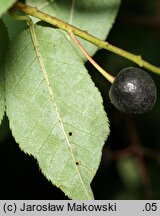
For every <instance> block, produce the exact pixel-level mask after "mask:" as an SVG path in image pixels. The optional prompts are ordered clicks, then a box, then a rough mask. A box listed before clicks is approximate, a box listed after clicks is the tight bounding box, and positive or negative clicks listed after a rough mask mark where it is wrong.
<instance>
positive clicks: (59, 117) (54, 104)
mask: <svg viewBox="0 0 160 216" xmlns="http://www.w3.org/2000/svg"><path fill="white" fill-rule="evenodd" d="M73 1H74V0H73ZM29 29H30V33H31V39H32V42H33V45H34V48H35V52H36V56H37V59H38V61H39V64H40V68H41V71H42V75H43V77H44V80H45V81H46V85H47V88H48V93H49V96H50V99H51V101H52V105H53V110H56V115H57V118H58V120H59V124H60V127H61V129H62V131H63V134H64V136H65V139H66V142H67V144H68V147H69V149H70V154H71V156H72V159H73V162H74V166H75V169H76V170H77V173H78V175H79V179H80V181H81V184H82V186H83V188H84V191H85V193H86V195H87V197H88V199H91V197H90V195H89V193H88V192H87V189H86V187H85V184H84V182H83V179H82V177H81V174H80V171H79V169H78V167H77V166H76V159H75V156H74V153H73V150H72V146H71V144H70V142H69V139H68V137H67V134H66V132H65V129H64V126H63V122H62V119H61V116H60V114H59V112H58V107H57V104H56V102H55V100H54V94H53V91H52V88H51V85H50V82H49V78H48V75H47V71H46V68H45V64H44V61H43V58H42V55H41V52H40V47H39V43H38V40H37V37H36V32H35V29H34V25H30V26H29Z"/></svg>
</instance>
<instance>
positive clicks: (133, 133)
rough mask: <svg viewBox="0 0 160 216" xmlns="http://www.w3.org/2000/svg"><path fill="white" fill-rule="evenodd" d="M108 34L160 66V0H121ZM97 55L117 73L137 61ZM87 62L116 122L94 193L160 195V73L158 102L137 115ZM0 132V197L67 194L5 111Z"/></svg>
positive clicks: (104, 53)
mask: <svg viewBox="0 0 160 216" xmlns="http://www.w3.org/2000/svg"><path fill="white" fill-rule="evenodd" d="M5 19H8V18H5ZM11 22H12V21H11ZM22 28H23V24H22ZM107 40H108V41H109V42H110V43H111V44H114V45H116V46H119V47H121V48H123V49H125V50H128V51H130V52H132V53H135V54H140V55H141V56H142V57H143V58H144V59H145V60H147V61H149V62H151V63H153V64H155V65H157V66H159V65H160V0H152V1H148V0H141V1H139V0H130V1H128V0H122V4H121V7H120V10H119V14H118V16H117V19H116V22H115V25H114V26H113V28H112V30H111V32H110V35H109V37H108V39H107ZM94 59H95V60H96V61H97V62H98V63H99V64H100V65H102V66H103V67H104V68H105V69H106V70H107V71H110V72H111V73H112V74H115V75H116V74H117V73H118V72H119V71H120V70H121V69H122V68H124V67H127V66H136V65H135V64H133V63H132V62H130V61H128V60H125V59H123V58H121V57H119V56H116V55H115V54H112V53H110V52H107V51H103V50H101V51H98V52H97V53H96V55H95V56H94ZM86 66H87V68H88V70H89V72H90V74H91V76H92V79H93V80H94V82H95V83H96V86H97V87H98V88H99V89H100V91H101V93H102V97H103V100H104V106H105V110H106V112H107V114H108V117H109V120H110V125H111V133H110V136H109V138H108V140H107V142H106V144H105V146H104V149H103V156H102V161H101V164H100V167H99V169H98V172H97V174H96V176H95V178H94V179H93V182H92V184H91V186H92V189H93V192H94V195H95V199H160V99H159V94H160V88H159V86H160V76H158V75H155V74H153V73H151V72H149V73H150V75H151V76H152V78H153V79H154V81H155V82H156V85H157V90H158V98H157V103H156V106H155V107H154V109H153V110H152V111H151V112H150V113H148V114H144V115H137V116H135V115H128V114H123V113H121V112H119V111H118V110H116V109H115V108H114V107H113V106H112V104H111V103H110V100H109V97H108V91H109V87H110V84H109V83H108V82H107V81H105V80H104V79H103V78H102V77H101V75H99V73H98V72H97V71H96V70H95V69H94V68H93V67H92V66H91V65H90V64H89V63H86ZM0 134H1V136H0V173H1V175H0V199H53V200H54V199H68V198H67V197H65V195H64V194H63V192H61V191H60V190H59V189H58V188H56V187H54V186H53V185H52V184H51V183H50V182H48V180H47V179H46V178H45V177H44V176H43V175H42V174H41V172H40V170H39V168H38V165H37V162H36V160H35V159H34V158H33V157H31V156H28V155H26V154H24V153H23V152H22V151H21V150H20V149H19V147H18V145H17V144H16V143H15V140H14V138H13V137H12V135H11V132H10V130H9V127H8V120H7V118H6V117H5V118H4V120H3V124H2V126H1V127H0Z"/></svg>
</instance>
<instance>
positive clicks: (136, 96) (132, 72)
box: [109, 67, 157, 114]
mask: <svg viewBox="0 0 160 216" xmlns="http://www.w3.org/2000/svg"><path fill="white" fill-rule="evenodd" d="M109 97H110V100H111V103H112V104H113V105H114V106H115V107H116V108H117V109H118V110H120V111H122V112H126V113H135V114H140V113H146V112H149V111H150V110H152V108H153V106H154V105H155V102H156V98H157V89H156V85H155V83H154V81H153V79H152V78H151V76H150V75H149V74H148V73H146V72H145V71H143V70H141V69H139V68H134V67H128V68H124V69H123V70H121V71H120V72H119V73H118V74H117V76H116V78H115V80H114V82H113V84H112V85H111V88H110V91H109Z"/></svg>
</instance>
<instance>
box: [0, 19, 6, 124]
mask: <svg viewBox="0 0 160 216" xmlns="http://www.w3.org/2000/svg"><path fill="white" fill-rule="evenodd" d="M7 48H8V33H7V29H6V27H5V25H4V23H3V21H2V20H1V19H0V124H1V121H2V118H3V115H4V110H5V104H4V63H5V57H6V56H5V54H6V50H7Z"/></svg>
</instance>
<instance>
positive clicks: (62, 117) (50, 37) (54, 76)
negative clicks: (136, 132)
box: [5, 26, 109, 199]
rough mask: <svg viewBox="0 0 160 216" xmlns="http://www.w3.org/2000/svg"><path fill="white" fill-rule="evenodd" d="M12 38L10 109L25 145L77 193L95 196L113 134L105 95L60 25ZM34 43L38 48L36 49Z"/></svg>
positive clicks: (62, 183) (8, 83) (50, 175)
mask: <svg viewBox="0 0 160 216" xmlns="http://www.w3.org/2000/svg"><path fill="white" fill-rule="evenodd" d="M35 28H36V29H35V31H32V37H31V35H30V33H29V31H28V30H26V31H24V32H22V33H21V34H20V35H19V36H17V37H16V38H15V39H14V41H13V42H12V44H11V48H10V51H9V53H8V61H7V65H6V77H5V79H6V109H7V115H8V117H9V121H10V127H11V129H12V132H13V135H14V137H15V139H16V141H17V142H18V143H19V145H20V148H21V149H22V150H23V151H24V152H26V153H28V154H31V155H33V156H34V157H35V158H37V160H38V162H39V166H40V168H41V170H42V172H43V174H44V175H45V176H46V177H47V179H48V180H50V181H51V182H52V183H53V184H54V185H56V186H57V187H59V188H60V189H61V190H62V191H64V193H65V194H66V195H68V196H69V197H70V198H72V199H93V194H92V191H91V188H90V183H91V181H92V179H93V177H94V175H95V173H96V171H97V169H98V166H99V163H100V160H101V151H102V147H103V144H104V141H105V140H106V138H107V136H108V134H109V124H108V119H107V116H106V113H105V112H104V110H103V106H102V98H101V96H100V93H99V91H98V89H97V88H96V87H95V85H94V83H93V82H92V80H91V79H90V77H89V75H88V73H87V71H86V69H85V67H84V65H83V62H82V60H81V59H80V57H79V56H78V55H77V53H76V51H75V49H74V48H73V47H72V46H71V44H70V42H69V41H68V40H67V39H66V37H65V36H64V34H63V33H62V31H61V30H58V29H54V28H48V27H40V26H37V27H35ZM34 46H35V49H34Z"/></svg>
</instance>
